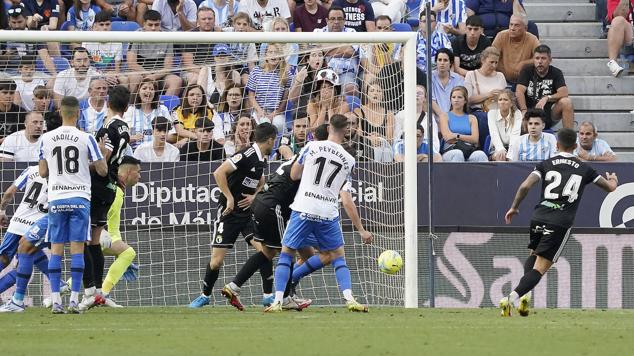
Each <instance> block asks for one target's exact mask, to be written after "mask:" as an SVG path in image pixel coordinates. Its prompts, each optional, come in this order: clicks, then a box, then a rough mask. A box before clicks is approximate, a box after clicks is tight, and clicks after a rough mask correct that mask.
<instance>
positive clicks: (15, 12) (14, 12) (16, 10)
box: [7, 7, 22, 15]
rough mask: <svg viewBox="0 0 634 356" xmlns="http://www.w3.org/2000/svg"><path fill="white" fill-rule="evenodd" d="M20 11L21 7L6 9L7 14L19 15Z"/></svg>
mask: <svg viewBox="0 0 634 356" xmlns="http://www.w3.org/2000/svg"><path fill="white" fill-rule="evenodd" d="M21 13H22V8H21V7H14V8H12V9H9V10H7V14H9V15H20V14H21Z"/></svg>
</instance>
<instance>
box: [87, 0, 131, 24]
mask: <svg viewBox="0 0 634 356" xmlns="http://www.w3.org/2000/svg"><path fill="white" fill-rule="evenodd" d="M134 3H135V2H134V0H95V4H97V5H98V6H99V7H100V8H101V10H103V11H108V12H109V13H110V14H111V15H112V17H119V18H123V19H126V20H128V21H136V20H137V18H136V7H135V6H134Z"/></svg>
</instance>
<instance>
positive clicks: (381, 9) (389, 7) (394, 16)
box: [371, 0, 407, 23]
mask: <svg viewBox="0 0 634 356" xmlns="http://www.w3.org/2000/svg"><path fill="white" fill-rule="evenodd" d="M371 3H372V10H374V16H375V18H378V17H379V16H387V17H389V18H390V22H392V23H399V22H401V20H402V19H403V17H404V16H405V14H406V13H407V4H406V1H405V0H372V1H371Z"/></svg>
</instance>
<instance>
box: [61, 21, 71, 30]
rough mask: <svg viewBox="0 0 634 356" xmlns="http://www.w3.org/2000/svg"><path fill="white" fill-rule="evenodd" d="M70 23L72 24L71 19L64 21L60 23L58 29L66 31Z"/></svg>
mask: <svg viewBox="0 0 634 356" xmlns="http://www.w3.org/2000/svg"><path fill="white" fill-rule="evenodd" d="M71 24H72V22H71V21H64V23H62V25H61V26H60V27H59V30H60V31H68V27H70V25H71Z"/></svg>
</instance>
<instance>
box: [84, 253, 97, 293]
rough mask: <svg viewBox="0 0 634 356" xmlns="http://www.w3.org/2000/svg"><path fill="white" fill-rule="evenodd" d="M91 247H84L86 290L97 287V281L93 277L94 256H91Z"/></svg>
mask: <svg viewBox="0 0 634 356" xmlns="http://www.w3.org/2000/svg"><path fill="white" fill-rule="evenodd" d="M89 247H90V246H84V275H83V276H82V281H83V282H84V288H85V289H88V288H91V287H94V286H95V280H94V279H93V277H92V273H93V272H92V270H93V263H92V255H91V254H90V248H89Z"/></svg>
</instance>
